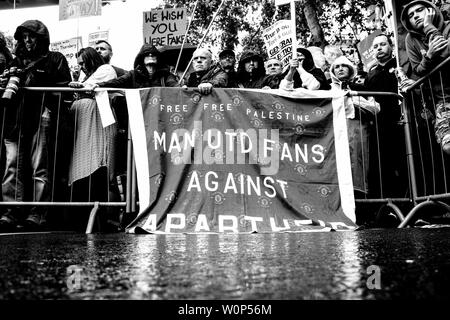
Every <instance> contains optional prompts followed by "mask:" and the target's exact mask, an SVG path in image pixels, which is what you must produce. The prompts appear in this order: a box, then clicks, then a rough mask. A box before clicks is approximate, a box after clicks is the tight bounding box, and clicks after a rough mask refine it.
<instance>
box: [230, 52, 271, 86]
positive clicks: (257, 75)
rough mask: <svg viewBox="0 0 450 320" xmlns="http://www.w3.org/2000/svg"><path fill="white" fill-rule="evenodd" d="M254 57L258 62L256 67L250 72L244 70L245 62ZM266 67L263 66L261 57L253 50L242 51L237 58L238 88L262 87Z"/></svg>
mask: <svg viewBox="0 0 450 320" xmlns="http://www.w3.org/2000/svg"><path fill="white" fill-rule="evenodd" d="M251 59H254V60H255V61H257V62H258V67H256V69H255V71H254V72H252V73H251V74H250V73H248V72H247V71H245V63H246V62H248V61H250V60H251ZM265 75H266V69H265V68H264V60H263V58H262V57H261V56H260V55H259V54H257V53H256V52H254V51H251V50H249V51H244V52H243V53H242V56H241V58H240V60H239V64H238V69H237V75H236V78H237V81H238V86H239V87H240V88H253V89H261V88H262V87H263V81H264V77H265Z"/></svg>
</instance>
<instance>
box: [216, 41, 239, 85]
mask: <svg viewBox="0 0 450 320" xmlns="http://www.w3.org/2000/svg"><path fill="white" fill-rule="evenodd" d="M219 64H220V67H221V68H222V70H223V71H225V72H226V73H227V76H228V77H227V82H228V83H227V88H236V87H237V75H236V70H235V65H236V55H235V54H234V51H233V50H231V49H224V50H222V51H221V52H220V53H219Z"/></svg>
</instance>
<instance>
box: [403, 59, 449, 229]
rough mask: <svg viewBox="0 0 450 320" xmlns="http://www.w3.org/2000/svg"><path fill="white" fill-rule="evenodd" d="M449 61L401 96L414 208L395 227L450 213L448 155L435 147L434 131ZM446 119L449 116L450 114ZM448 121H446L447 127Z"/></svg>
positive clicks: (445, 91) (444, 93)
mask: <svg viewBox="0 0 450 320" xmlns="http://www.w3.org/2000/svg"><path fill="white" fill-rule="evenodd" d="M449 61H450V58H447V59H445V60H444V61H442V62H441V63H440V64H439V65H437V66H436V67H435V68H434V69H433V70H432V71H431V72H430V73H428V74H427V75H426V76H424V77H422V78H420V79H418V80H417V81H416V82H415V83H414V85H413V86H411V87H410V88H408V90H407V92H406V95H405V102H406V104H407V111H408V112H409V115H410V118H411V122H410V133H411V141H410V142H411V144H412V150H411V151H414V153H412V152H411V153H412V154H411V156H410V157H411V158H413V159H414V167H412V168H411V170H410V176H411V179H412V200H413V203H414V207H413V208H412V209H411V210H410V211H409V212H408V214H407V215H406V217H405V219H404V220H402V222H401V223H400V225H399V226H398V227H399V228H404V227H406V226H408V225H412V224H413V223H414V222H416V221H417V220H418V219H420V218H423V219H422V220H425V221H426V220H427V218H428V217H430V216H432V217H433V218H434V219H436V218H438V217H444V218H445V217H447V218H448V215H449V213H450V206H449V205H448V204H447V203H446V202H445V201H448V200H450V192H449V191H450V190H449V188H450V177H449V175H448V173H450V167H449V164H450V162H449V155H447V154H445V153H444V151H443V150H442V148H441V146H440V145H439V144H438V142H437V140H436V136H435V129H434V125H435V122H436V119H437V118H436V107H437V105H438V103H439V99H440V98H441V99H443V103H444V104H446V103H449V102H450V95H449V94H448V92H450V83H447V82H446V79H447V78H448V70H449V68H448V67H449ZM446 99H447V101H446ZM447 117H450V113H449V114H448V115H447ZM444 122H445V121H444ZM449 122H450V118H449V120H447V125H448V124H450V123H449ZM433 218H432V219H433Z"/></svg>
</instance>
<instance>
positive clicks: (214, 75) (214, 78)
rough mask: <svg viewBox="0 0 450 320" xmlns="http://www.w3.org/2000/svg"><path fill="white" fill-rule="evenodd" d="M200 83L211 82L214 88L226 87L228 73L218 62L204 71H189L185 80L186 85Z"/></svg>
mask: <svg viewBox="0 0 450 320" xmlns="http://www.w3.org/2000/svg"><path fill="white" fill-rule="evenodd" d="M200 83H211V84H212V85H213V87H214V88H228V74H227V73H226V72H225V71H224V70H223V69H222V67H221V66H220V65H219V64H215V65H212V66H211V67H209V69H208V70H205V71H194V72H191V74H190V75H189V78H188V80H187V82H186V85H187V86H188V87H198V85H199V84H200Z"/></svg>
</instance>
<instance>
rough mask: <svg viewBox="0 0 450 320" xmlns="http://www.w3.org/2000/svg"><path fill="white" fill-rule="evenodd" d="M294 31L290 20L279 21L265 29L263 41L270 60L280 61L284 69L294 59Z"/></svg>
mask: <svg viewBox="0 0 450 320" xmlns="http://www.w3.org/2000/svg"><path fill="white" fill-rule="evenodd" d="M293 38H294V36H293V31H292V24H291V21H290V20H279V21H277V22H276V23H275V24H273V25H271V26H270V27H268V28H266V29H264V31H263V39H264V43H265V45H266V50H267V54H268V56H269V58H270V59H278V60H280V61H281V63H282V64H283V67H284V66H286V65H288V64H289V59H291V57H292V39H293Z"/></svg>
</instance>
